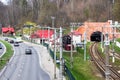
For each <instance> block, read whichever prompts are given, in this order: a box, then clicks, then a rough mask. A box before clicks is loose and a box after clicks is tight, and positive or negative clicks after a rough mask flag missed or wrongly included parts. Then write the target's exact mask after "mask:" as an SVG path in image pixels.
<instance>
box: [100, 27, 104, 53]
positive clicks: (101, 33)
mask: <svg viewBox="0 0 120 80" xmlns="http://www.w3.org/2000/svg"><path fill="white" fill-rule="evenodd" d="M103 37H104V36H103V27H102V33H101V49H102V52H103Z"/></svg>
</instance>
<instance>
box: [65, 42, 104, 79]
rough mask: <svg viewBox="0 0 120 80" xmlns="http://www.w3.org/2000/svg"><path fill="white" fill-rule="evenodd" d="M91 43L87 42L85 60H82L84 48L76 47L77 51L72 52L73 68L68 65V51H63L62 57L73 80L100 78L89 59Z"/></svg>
mask: <svg viewBox="0 0 120 80" xmlns="http://www.w3.org/2000/svg"><path fill="white" fill-rule="evenodd" d="M90 44H91V43H88V44H87V50H86V52H87V61H84V49H81V48H77V53H73V60H74V62H73V68H72V69H71V68H70V67H71V65H70V52H64V53H63V57H64V59H65V61H66V65H67V67H68V68H69V70H70V71H71V72H72V74H73V76H74V77H75V80H102V79H101V78H100V77H97V76H96V71H95V67H94V66H93V64H92V63H91V61H90V60H89V47H90Z"/></svg>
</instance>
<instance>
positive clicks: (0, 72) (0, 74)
mask: <svg viewBox="0 0 120 80" xmlns="http://www.w3.org/2000/svg"><path fill="white" fill-rule="evenodd" d="M10 45H11V44H10ZM4 46H5V45H4ZM11 46H12V45H11ZM12 48H13V50H14V47H13V46H12ZM5 51H6V49H5ZM14 55H15V50H14V53H13V55H12V57H11V58H10V60H9V62H8V63H7V64H9V63H10V62H11V61H12V59H13V57H14ZM7 64H6V65H5V66H4V68H3V69H2V70H1V71H0V77H1V76H2V74H3V73H4V72H5V70H6V69H7Z"/></svg>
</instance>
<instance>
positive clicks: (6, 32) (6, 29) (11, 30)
mask: <svg viewBox="0 0 120 80" xmlns="http://www.w3.org/2000/svg"><path fill="white" fill-rule="evenodd" d="M13 33H14V28H13V27H3V28H2V34H3V35H13Z"/></svg>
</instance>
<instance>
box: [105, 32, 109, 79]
mask: <svg viewBox="0 0 120 80" xmlns="http://www.w3.org/2000/svg"><path fill="white" fill-rule="evenodd" d="M105 37H106V40H105V66H106V68H105V78H106V80H109V76H110V72H109V44H110V42H109V39H108V33H106V34H105Z"/></svg>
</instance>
